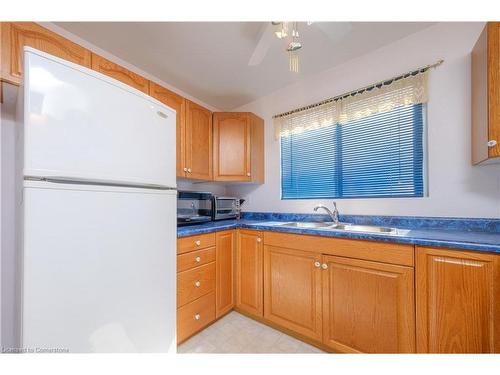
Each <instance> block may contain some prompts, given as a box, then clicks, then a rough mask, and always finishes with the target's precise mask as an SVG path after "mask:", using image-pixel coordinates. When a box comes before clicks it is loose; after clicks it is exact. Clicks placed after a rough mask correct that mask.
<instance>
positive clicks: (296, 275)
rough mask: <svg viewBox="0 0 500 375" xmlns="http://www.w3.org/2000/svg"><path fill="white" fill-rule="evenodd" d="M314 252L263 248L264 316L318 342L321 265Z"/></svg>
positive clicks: (319, 333)
mask: <svg viewBox="0 0 500 375" xmlns="http://www.w3.org/2000/svg"><path fill="white" fill-rule="evenodd" d="M320 259H321V257H319V256H318V255H317V254H315V253H310V252H305V251H299V250H291V249H285V248H280V247H273V246H265V247H264V318H265V319H267V320H269V321H270V322H273V323H276V324H278V325H281V326H284V327H286V328H287V329H290V330H292V331H294V332H297V333H299V334H301V335H303V336H306V337H309V338H311V339H314V340H318V341H321V337H322V311H321V268H320V267H319V266H318V265H319V264H320Z"/></svg>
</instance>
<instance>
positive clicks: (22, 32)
mask: <svg viewBox="0 0 500 375" xmlns="http://www.w3.org/2000/svg"><path fill="white" fill-rule="evenodd" d="M1 28H2V33H1V34H2V40H1V66H2V71H1V76H2V77H1V78H2V80H4V81H7V82H10V83H13V84H16V85H18V84H20V83H21V77H22V72H23V47H24V46H29V47H33V48H36V49H38V50H40V51H43V52H47V53H49V54H51V55H54V56H57V57H60V58H62V59H64V60H68V61H71V62H73V63H76V64H79V65H82V66H85V67H87V68H90V66H91V52H90V51H89V50H87V49H85V48H83V47H82V46H79V45H78V44H76V43H73V42H71V41H69V40H68V39H66V38H63V37H62V36H60V35H58V34H56V33H54V32H52V31H50V30H47V29H46V28H44V27H42V26H40V25H38V24H36V23H34V22H2V24H1Z"/></svg>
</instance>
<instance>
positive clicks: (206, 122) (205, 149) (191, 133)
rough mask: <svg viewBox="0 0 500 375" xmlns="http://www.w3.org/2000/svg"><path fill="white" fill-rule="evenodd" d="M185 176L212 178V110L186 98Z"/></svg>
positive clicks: (198, 178)
mask: <svg viewBox="0 0 500 375" xmlns="http://www.w3.org/2000/svg"><path fill="white" fill-rule="evenodd" d="M186 168H187V174H186V177H187V178H191V179H197V180H211V179H212V112H210V111H209V110H208V109H206V108H203V107H202V106H200V105H198V104H196V103H193V102H192V101H190V100H186Z"/></svg>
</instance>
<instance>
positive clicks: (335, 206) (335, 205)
mask: <svg viewBox="0 0 500 375" xmlns="http://www.w3.org/2000/svg"><path fill="white" fill-rule="evenodd" d="M332 203H333V208H335V209H337V202H335V201H333V202H332Z"/></svg>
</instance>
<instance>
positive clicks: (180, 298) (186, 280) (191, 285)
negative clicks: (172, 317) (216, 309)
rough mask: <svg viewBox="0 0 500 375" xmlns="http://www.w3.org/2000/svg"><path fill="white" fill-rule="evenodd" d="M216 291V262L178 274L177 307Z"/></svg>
mask: <svg viewBox="0 0 500 375" xmlns="http://www.w3.org/2000/svg"><path fill="white" fill-rule="evenodd" d="M214 290H215V262H212V263H209V264H206V265H204V266H200V267H196V268H193V269H191V270H188V271H184V272H179V273H178V274H177V307H180V306H183V305H185V304H186V303H189V302H191V301H194V300H195V299H197V298H200V297H201V296H203V295H205V294H207V293H210V292H212V291H214Z"/></svg>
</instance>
